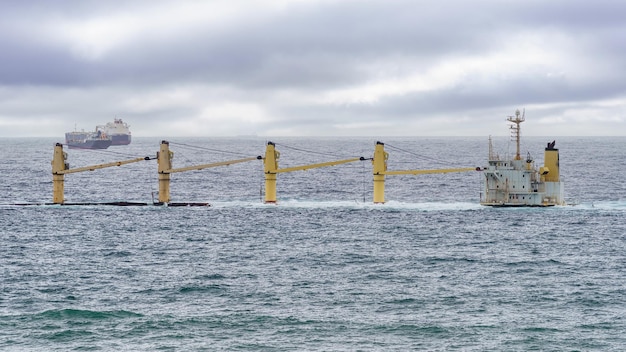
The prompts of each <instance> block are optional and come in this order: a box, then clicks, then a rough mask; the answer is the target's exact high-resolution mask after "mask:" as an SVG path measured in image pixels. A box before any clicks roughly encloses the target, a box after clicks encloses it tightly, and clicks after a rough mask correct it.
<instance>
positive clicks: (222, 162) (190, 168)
mask: <svg viewBox="0 0 626 352" xmlns="http://www.w3.org/2000/svg"><path fill="white" fill-rule="evenodd" d="M260 159H262V157H260V156H255V157H250V158H244V159H236V160H227V161H220V162H217V163H210V164H202V165H192V166H186V167H179V168H176V169H169V170H165V171H163V172H165V173H169V174H173V173H175V172H184V171H191V170H202V169H208V168H212V167H218V166H228V165H232V164H238V163H245V162H246V161H252V160H260Z"/></svg>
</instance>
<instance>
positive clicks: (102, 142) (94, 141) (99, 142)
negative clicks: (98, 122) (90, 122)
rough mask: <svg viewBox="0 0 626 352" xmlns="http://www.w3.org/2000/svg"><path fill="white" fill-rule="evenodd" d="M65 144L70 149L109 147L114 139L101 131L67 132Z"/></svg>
mask: <svg viewBox="0 0 626 352" xmlns="http://www.w3.org/2000/svg"><path fill="white" fill-rule="evenodd" d="M65 144H66V145H67V146H68V148H70V149H107V148H108V147H110V146H111V144H112V141H111V139H110V138H106V137H105V136H103V135H102V134H101V133H91V132H67V133H66V134H65Z"/></svg>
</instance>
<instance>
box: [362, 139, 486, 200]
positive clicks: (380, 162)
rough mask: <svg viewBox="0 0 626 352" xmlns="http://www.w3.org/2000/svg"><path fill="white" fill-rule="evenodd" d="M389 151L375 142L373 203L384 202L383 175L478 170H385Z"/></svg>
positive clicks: (467, 168) (473, 169)
mask: <svg viewBox="0 0 626 352" xmlns="http://www.w3.org/2000/svg"><path fill="white" fill-rule="evenodd" d="M388 159H389V153H387V152H386V151H385V144H384V143H382V142H376V147H375V149H374V157H373V158H372V167H373V174H374V197H373V198H374V203H378V204H382V203H385V176H386V175H424V174H445V173H450V172H465V171H475V170H480V168H475V167H464V168H453V169H432V170H397V171H389V170H387V160H388Z"/></svg>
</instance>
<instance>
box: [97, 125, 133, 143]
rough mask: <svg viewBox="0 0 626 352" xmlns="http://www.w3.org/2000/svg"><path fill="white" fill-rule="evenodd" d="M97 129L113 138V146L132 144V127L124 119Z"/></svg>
mask: <svg viewBox="0 0 626 352" xmlns="http://www.w3.org/2000/svg"><path fill="white" fill-rule="evenodd" d="M96 129H97V130H99V131H102V132H103V133H105V134H106V135H107V136H109V138H111V145H128V144H130V142H131V133H130V126H129V125H128V124H127V123H126V122H124V121H122V119H114V120H113V122H107V124H106V125H100V126H96Z"/></svg>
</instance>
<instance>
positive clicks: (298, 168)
mask: <svg viewBox="0 0 626 352" xmlns="http://www.w3.org/2000/svg"><path fill="white" fill-rule="evenodd" d="M360 160H365V159H364V158H363V157H361V158H352V159H344V160H335V161H328V162H325V163H317V164H309V165H302V166H293V167H286V168H284V169H277V170H271V171H269V172H274V173H282V172H292V171H302V170H308V169H316V168H320V167H326V166H335V165H341V164H347V163H352V162H355V161H360Z"/></svg>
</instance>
